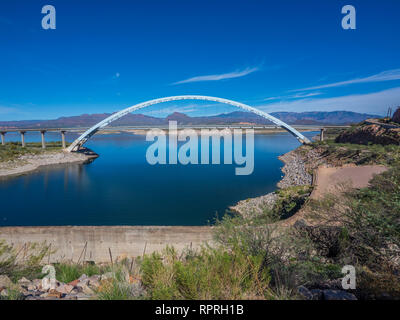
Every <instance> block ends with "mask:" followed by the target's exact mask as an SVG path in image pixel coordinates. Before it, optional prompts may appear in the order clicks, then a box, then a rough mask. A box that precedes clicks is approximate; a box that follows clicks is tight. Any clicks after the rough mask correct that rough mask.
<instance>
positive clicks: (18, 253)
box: [0, 241, 52, 281]
mask: <svg viewBox="0 0 400 320" xmlns="http://www.w3.org/2000/svg"><path fill="white" fill-rule="evenodd" d="M51 253H52V251H51V249H50V247H49V246H48V245H47V244H46V243H41V244H39V243H27V244H25V245H24V246H23V247H22V248H19V249H18V250H17V249H16V248H15V247H13V246H10V245H7V244H6V243H5V242H4V241H0V274H4V275H7V276H8V277H10V279H11V280H13V281H16V280H18V279H20V278H22V277H26V278H28V279H33V278H35V277H39V275H40V274H41V265H42V261H43V259H44V258H45V257H46V256H48V255H49V254H51Z"/></svg>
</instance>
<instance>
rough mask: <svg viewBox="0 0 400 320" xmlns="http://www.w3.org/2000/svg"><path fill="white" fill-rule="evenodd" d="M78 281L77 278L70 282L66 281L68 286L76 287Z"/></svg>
mask: <svg viewBox="0 0 400 320" xmlns="http://www.w3.org/2000/svg"><path fill="white" fill-rule="evenodd" d="M78 283H79V279H76V280H74V281H71V282H70V283H68V284H69V285H70V286H73V287H76V285H77V284H78Z"/></svg>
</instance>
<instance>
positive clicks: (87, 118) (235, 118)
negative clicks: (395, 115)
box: [0, 111, 379, 128]
mask: <svg viewBox="0 0 400 320" xmlns="http://www.w3.org/2000/svg"><path fill="white" fill-rule="evenodd" d="M270 114H271V115H272V116H274V117H276V118H278V119H280V120H282V121H284V122H286V123H288V124H294V125H347V124H351V123H358V122H361V121H363V120H365V119H368V118H379V116H377V115H372V114H365V113H356V112H350V111H333V112H319V111H314V112H272V113H270ZM110 115H111V113H101V114H82V115H80V116H72V117H61V118H58V119H55V120H21V121H0V128H39V127H40V128H73V127H90V126H92V125H94V124H96V123H98V122H99V121H101V120H103V119H105V118H107V117H108V116H110ZM169 120H175V121H177V122H178V125H222V124H271V123H270V122H269V121H268V120H266V119H264V118H263V117H260V116H258V115H256V114H254V113H251V112H244V111H235V112H231V113H223V114H219V115H215V116H204V117H190V116H188V115H186V114H184V113H179V112H175V113H172V114H170V115H169V116H167V117H166V118H157V117H151V116H147V115H143V114H128V115H126V116H125V117H123V118H121V119H119V120H117V121H115V122H113V123H112V124H111V125H112V126H143V125H149V126H155V125H166V124H168V121H169Z"/></svg>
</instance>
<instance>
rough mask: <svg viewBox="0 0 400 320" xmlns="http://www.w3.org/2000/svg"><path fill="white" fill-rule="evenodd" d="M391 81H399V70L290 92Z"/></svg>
mask: <svg viewBox="0 0 400 320" xmlns="http://www.w3.org/2000/svg"><path fill="white" fill-rule="evenodd" d="M393 80H400V69H392V70H387V71H383V72H380V73H377V74H374V75H372V76H369V77H365V78H355V79H351V80H346V81H340V82H334V83H329V84H324V85H319V86H315V87H309V88H303V89H296V90H291V91H293V92H296V91H308V90H316V89H324V88H332V87H342V86H347V85H351V84H357V83H368V82H383V81H393Z"/></svg>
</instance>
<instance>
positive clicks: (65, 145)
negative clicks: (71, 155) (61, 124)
mask: <svg viewBox="0 0 400 320" xmlns="http://www.w3.org/2000/svg"><path fill="white" fill-rule="evenodd" d="M61 142H62V148H63V149H65V148H66V147H67V144H66V143H65V131H61Z"/></svg>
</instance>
